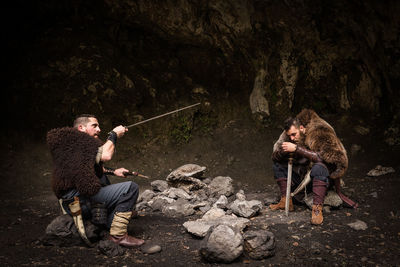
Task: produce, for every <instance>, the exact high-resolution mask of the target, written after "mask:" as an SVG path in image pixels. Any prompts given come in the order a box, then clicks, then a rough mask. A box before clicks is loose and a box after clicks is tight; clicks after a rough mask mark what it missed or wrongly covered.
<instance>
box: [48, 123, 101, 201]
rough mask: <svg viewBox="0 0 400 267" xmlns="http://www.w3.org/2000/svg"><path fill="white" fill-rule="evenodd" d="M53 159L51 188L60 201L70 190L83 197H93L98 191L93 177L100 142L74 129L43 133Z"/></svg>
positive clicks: (60, 129)
mask: <svg viewBox="0 0 400 267" xmlns="http://www.w3.org/2000/svg"><path fill="white" fill-rule="evenodd" d="M47 144H48V146H49V149H50V152H51V156H52V158H53V173H52V180H51V185H52V189H53V191H54V193H55V195H56V196H57V198H61V197H62V196H63V195H64V194H65V193H67V192H68V191H69V190H71V189H77V190H78V191H79V193H80V194H81V195H83V196H92V195H95V194H96V193H97V192H98V191H99V190H100V188H101V184H100V180H99V178H98V176H97V175H96V170H95V165H96V155H97V151H98V148H99V146H101V145H102V144H101V141H100V140H98V139H96V138H94V137H92V136H90V135H88V134H86V133H83V132H80V131H78V130H77V129H75V128H71V127H64V128H57V129H53V130H51V131H49V132H48V133H47Z"/></svg>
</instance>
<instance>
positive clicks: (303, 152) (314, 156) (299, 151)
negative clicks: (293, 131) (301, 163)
mask: <svg viewBox="0 0 400 267" xmlns="http://www.w3.org/2000/svg"><path fill="white" fill-rule="evenodd" d="M295 153H296V155H298V156H302V157H304V158H307V159H308V160H310V161H312V162H314V163H317V162H322V158H321V157H320V156H319V155H318V153H317V152H314V151H311V150H308V149H305V148H304V147H301V146H297V148H296V151H295Z"/></svg>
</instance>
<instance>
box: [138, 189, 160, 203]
mask: <svg viewBox="0 0 400 267" xmlns="http://www.w3.org/2000/svg"><path fill="white" fill-rule="evenodd" d="M154 196H156V193H154V192H153V191H151V190H148V189H147V190H144V191H143V193H141V194H140V195H139V197H138V200H137V202H149V201H150V200H151V199H152V198H153V197H154Z"/></svg>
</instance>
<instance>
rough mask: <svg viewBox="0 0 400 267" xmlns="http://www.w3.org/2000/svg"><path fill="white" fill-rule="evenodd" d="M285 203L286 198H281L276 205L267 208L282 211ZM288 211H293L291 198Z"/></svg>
mask: <svg viewBox="0 0 400 267" xmlns="http://www.w3.org/2000/svg"><path fill="white" fill-rule="evenodd" d="M285 203H286V196H282V197H281V200H280V201H279V202H278V203H277V204H271V205H269V208H270V209H271V210H284V209H285ZM289 211H294V207H293V201H292V198H290V199H289Z"/></svg>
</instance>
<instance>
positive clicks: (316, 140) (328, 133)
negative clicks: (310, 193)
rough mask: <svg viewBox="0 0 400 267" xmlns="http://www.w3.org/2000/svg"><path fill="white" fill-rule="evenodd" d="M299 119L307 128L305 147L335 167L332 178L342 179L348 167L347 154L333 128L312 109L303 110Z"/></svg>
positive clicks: (298, 116)
mask: <svg viewBox="0 0 400 267" xmlns="http://www.w3.org/2000/svg"><path fill="white" fill-rule="evenodd" d="M297 118H298V119H299V120H300V122H301V123H302V124H303V125H304V127H305V128H306V139H305V145H306V146H307V147H309V148H310V149H311V150H312V151H315V152H318V153H319V155H320V156H321V157H322V159H323V160H324V161H325V162H326V163H328V164H331V165H334V166H335V170H334V171H333V172H332V173H331V174H330V177H331V178H333V179H336V178H339V177H342V176H343V175H344V173H345V172H346V170H347V167H348V158H347V152H346V149H345V148H344V146H343V144H342V142H341V141H340V139H339V138H338V137H337V136H336V133H335V130H334V129H333V127H332V126H331V125H330V124H329V123H327V122H326V121H325V120H323V119H322V118H320V117H319V116H318V115H317V113H315V111H313V110H311V109H303V110H302V111H301V112H300V113H299V114H298V115H297Z"/></svg>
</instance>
